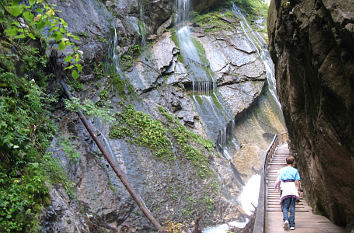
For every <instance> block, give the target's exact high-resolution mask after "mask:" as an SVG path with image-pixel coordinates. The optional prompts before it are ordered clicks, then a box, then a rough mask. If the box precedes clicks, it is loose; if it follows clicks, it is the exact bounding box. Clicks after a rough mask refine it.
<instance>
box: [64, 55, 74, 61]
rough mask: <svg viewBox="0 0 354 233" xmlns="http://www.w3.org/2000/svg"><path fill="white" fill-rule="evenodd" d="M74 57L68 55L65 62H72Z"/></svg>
mask: <svg viewBox="0 0 354 233" xmlns="http://www.w3.org/2000/svg"><path fill="white" fill-rule="evenodd" d="M72 59H73V56H67V57H66V58H65V59H64V61H65V62H70V61H71V60H72Z"/></svg>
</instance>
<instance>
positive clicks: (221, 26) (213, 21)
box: [195, 11, 235, 32]
mask: <svg viewBox="0 0 354 233" xmlns="http://www.w3.org/2000/svg"><path fill="white" fill-rule="evenodd" d="M224 18H235V16H234V15H233V14H230V13H229V12H226V13H220V12H218V11H212V12H209V13H207V14H201V15H196V17H195V21H196V23H197V24H198V25H199V26H200V27H203V28H204V29H205V30H206V31H207V32H216V31H221V30H230V31H232V29H233V28H234V24H233V23H230V22H232V21H230V22H227V21H226V20H224Z"/></svg>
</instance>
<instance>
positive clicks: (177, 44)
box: [171, 29, 183, 63]
mask: <svg viewBox="0 0 354 233" xmlns="http://www.w3.org/2000/svg"><path fill="white" fill-rule="evenodd" d="M171 30H172V34H171V39H172V41H173V42H174V43H175V45H176V46H177V48H179V42H178V37H177V33H176V31H175V29H171ZM177 59H178V61H179V62H181V63H183V56H182V54H181V53H180V52H179V53H178V55H177Z"/></svg>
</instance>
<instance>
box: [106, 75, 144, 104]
mask: <svg viewBox="0 0 354 233" xmlns="http://www.w3.org/2000/svg"><path fill="white" fill-rule="evenodd" d="M109 77H110V78H111V79H110V80H111V82H112V85H113V87H114V89H115V90H116V91H117V92H118V96H119V97H121V98H123V99H125V100H126V99H127V96H132V97H133V98H136V97H137V95H136V93H135V91H134V87H133V86H132V85H131V84H130V82H129V81H128V80H125V79H122V78H121V77H120V76H119V74H117V73H115V72H114V73H111V74H110V76H109Z"/></svg>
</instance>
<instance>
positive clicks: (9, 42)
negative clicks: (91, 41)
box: [0, 0, 82, 232]
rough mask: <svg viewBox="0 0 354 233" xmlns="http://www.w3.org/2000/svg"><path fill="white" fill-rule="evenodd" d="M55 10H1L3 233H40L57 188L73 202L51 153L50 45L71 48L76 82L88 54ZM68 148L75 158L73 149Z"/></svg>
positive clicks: (28, 6) (4, 6) (40, 6)
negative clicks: (51, 187) (82, 59)
mask: <svg viewBox="0 0 354 233" xmlns="http://www.w3.org/2000/svg"><path fill="white" fill-rule="evenodd" d="M20 2H22V3H20ZM54 7H55V5H50V4H48V3H47V1H35V0H28V1H15V0H14V1H11V0H2V1H1V4H0V32H1V33H0V119H1V120H0V131H1V135H0V160H1V163H0V232H38V231H39V223H38V219H39V215H40V212H41V209H42V207H43V206H44V205H48V204H50V200H49V196H48V185H50V184H51V183H61V184H62V185H63V186H64V187H65V189H66V190H67V192H68V194H69V195H71V196H72V191H71V183H70V181H69V179H68V178H67V176H66V175H65V173H64V171H63V169H62V168H61V166H60V165H59V163H58V162H57V161H56V160H55V159H53V158H52V157H51V156H50V154H46V153H45V151H46V150H47V148H48V147H49V145H50V141H51V139H52V137H53V135H54V124H53V122H52V120H51V114H50V110H51V104H52V102H54V101H56V98H55V97H54V96H52V95H49V94H48V93H46V89H47V85H48V84H47V83H48V80H50V79H52V76H53V75H52V74H48V73H46V72H47V71H48V68H47V63H48V57H47V56H46V54H45V50H46V49H47V45H48V41H49V40H50V41H51V43H54V46H57V48H58V49H59V50H64V49H65V48H67V47H71V49H72V50H73V52H72V53H71V54H69V55H68V56H67V57H65V62H66V64H67V65H68V66H67V68H66V69H67V70H71V75H72V77H73V78H74V79H77V78H78V76H79V72H80V71H81V70H82V65H81V64H79V62H80V57H81V54H82V52H81V51H79V50H78V48H77V47H76V46H74V43H73V42H72V40H78V39H79V38H78V37H77V36H75V35H73V34H72V33H69V32H68V31H67V26H68V25H67V23H66V22H65V21H64V20H63V19H61V18H59V17H57V16H56V11H55V9H54ZM44 35H45V36H44ZM74 86H75V85H74ZM79 88H80V86H79V85H77V89H79ZM63 145H64V148H63V149H64V150H67V151H66V152H68V153H69V152H70V148H69V147H66V146H69V144H68V143H66V142H65V141H64V144H63ZM70 156H72V158H73V159H75V158H76V155H75V154H72V153H71V152H70Z"/></svg>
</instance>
